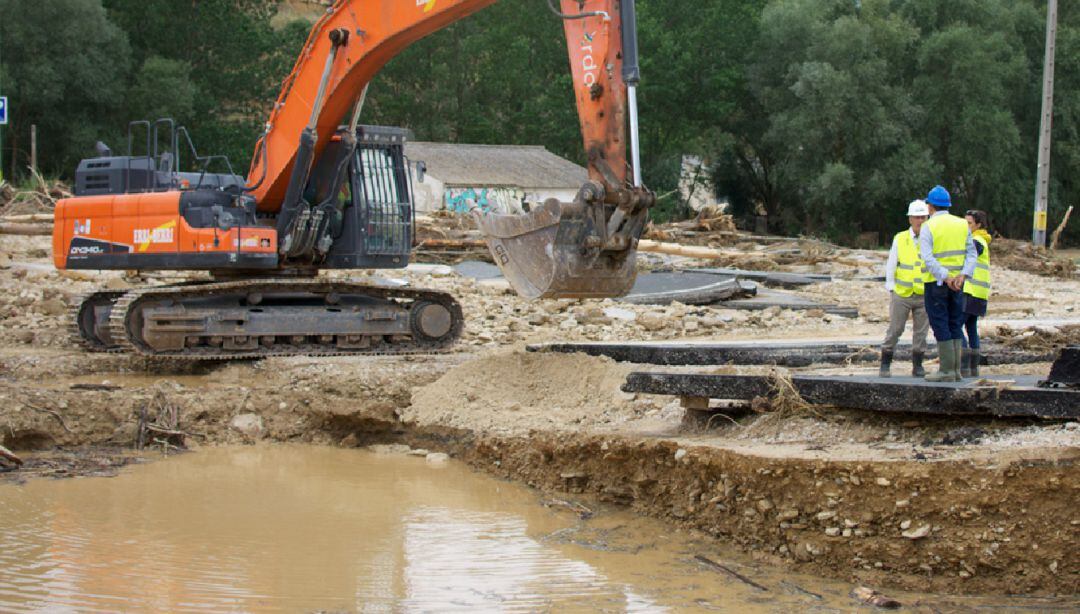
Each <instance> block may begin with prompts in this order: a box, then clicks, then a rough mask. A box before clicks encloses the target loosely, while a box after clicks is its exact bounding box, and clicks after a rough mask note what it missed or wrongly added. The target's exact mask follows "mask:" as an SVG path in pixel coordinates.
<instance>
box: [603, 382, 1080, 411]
mask: <svg viewBox="0 0 1080 614" xmlns="http://www.w3.org/2000/svg"><path fill="white" fill-rule="evenodd" d="M791 382H792V384H793V385H794V387H795V389H796V390H797V391H798V393H799V395H800V396H801V397H802V398H803V399H804V400H805V401H806V402H808V403H811V404H814V405H821V406H834V407H842V408H846V409H862V410H869V411H879V412H899V413H915V414H938V415H954V416H994V417H1029V418H1043V419H1070V418H1078V417H1080V391H1076V390H1060V389H1045V388H1038V387H1036V385H1037V383H1038V378H1036V377H1032V376H1015V377H1010V379H1009V380H1008V381H999V382H997V383H994V382H993V381H992V380H978V382H979V383H983V384H986V385H978V386H976V385H974V384H975V382H973V381H966V382H948V383H946V382H941V383H932V382H927V381H925V380H923V379H921V378H913V377H894V378H888V379H886V378H880V377H871V376H844V377H830V376H817V375H798V376H794V377H792V378H791ZM622 390H623V391H624V392H628V393H646V394H663V395H675V396H680V397H697V398H706V399H738V400H749V399H753V398H755V397H764V396H768V395H769V394H770V393H771V392H772V391H773V382H772V380H771V379H770V377H768V376H763V375H705V374H696V373H650V372H634V373H631V374H630V375H629V376H628V377H627V379H626V383H625V384H623V386H622Z"/></svg>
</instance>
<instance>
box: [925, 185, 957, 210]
mask: <svg viewBox="0 0 1080 614" xmlns="http://www.w3.org/2000/svg"><path fill="white" fill-rule="evenodd" d="M926 202H927V203H928V204H931V205H934V206H935V207H937V208H939V209H942V208H947V207H951V206H952V198H950V197H949V191H948V190H946V189H945V188H943V187H941V186H939V185H936V186H934V188H933V189H932V190H930V193H929V194H927V195H926Z"/></svg>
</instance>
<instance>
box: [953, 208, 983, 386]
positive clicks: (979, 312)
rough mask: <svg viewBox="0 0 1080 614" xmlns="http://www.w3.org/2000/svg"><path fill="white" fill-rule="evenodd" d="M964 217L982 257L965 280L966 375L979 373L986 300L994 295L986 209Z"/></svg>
mask: <svg viewBox="0 0 1080 614" xmlns="http://www.w3.org/2000/svg"><path fill="white" fill-rule="evenodd" d="M964 217H965V218H966V219H967V223H968V228H970V229H971V238H972V239H973V240H974V241H975V251H976V252H977V253H978V254H979V258H978V260H977V261H976V264H975V273H974V274H973V275H972V276H971V278H970V279H968V280H967V281H965V282H964V298H965V304H964V317H965V319H964V330H965V332H966V333H967V339H964V342H965V343H964V345H965V346H966V347H965V348H964V350H963V351H962V353H961V356H960V374H961V375H962V376H964V377H978V376H979V358H980V356H979V318H981V317H982V316H985V315H986V303H987V300H988V299H989V298H990V233H989V232H987V231H986V228H987V226H988V225H989V224H988V223H987V222H988V218H987V215H986V212H985V211H980V210H978V209H972V210H971V211H968V212H967V213H966V214H965V215H964Z"/></svg>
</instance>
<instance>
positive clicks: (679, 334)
mask: <svg viewBox="0 0 1080 614" xmlns="http://www.w3.org/2000/svg"><path fill="white" fill-rule="evenodd" d="M47 239H48V238H47V237H33V238H24V237H9V236H0V254H2V255H0V445H3V446H5V447H7V448H10V449H11V450H12V451H14V452H16V453H17V454H19V455H21V456H23V457H24V459H25V460H26V465H24V467H23V468H22V469H18V470H14V471H7V472H6V473H2V474H0V479H16V480H18V479H25V477H27V476H34V475H43V476H63V475H68V474H78V473H91V474H100V473H108V472H110V471H115V468H116V466H119V465H122V464H123V463H126V462H130V461H131V460H133V459H134V460H138V459H146V458H153V457H154V455H157V454H161V453H162V452H168V453H176V450H175V449H174V448H172V447H170V446H169V445H167V444H168V443H169V442H172V443H175V442H176V440H175V439H170V438H168V437H165V436H163V435H162V436H157V435H155V434H154V433H150V437H149V438H148V440H147V449H146V450H144V451H143V452H142V453H141V454H140V455H132V454H131V453H130V452H128V450H130V448H131V447H132V446H133V444H134V442H135V441H136V439H137V438H138V436H139V432H140V427H141V425H142V427H143V429H144V430H143V432H144V434H145V433H146V431H145V424H146V423H147V422H150V423H154V422H155V421H156V420H158V418H159V416H164V414H166V413H168V412H167V411H165V410H171V411H173V412H175V415H177V416H179V420H178V422H177V423H176V424H174V425H172V426H175V429H176V430H179V431H181V432H183V433H184V436H183V437H182V438H183V439H184V442H185V443H186V445H187V446H188V447H190V448H193V449H196V450H197V449H198V447H200V446H207V445H216V444H221V443H255V442H273V441H301V442H311V443H320V444H328V445H342V446H360V445H367V444H372V443H383V442H393V441H404V442H407V443H412V444H414V445H422V446H423V447H425V448H428V449H432V450H444V451H447V452H450V453H452V454H454V455H456V456H459V457H461V458H463V459H464V460H466V461H468V462H470V463H473V464H474V465H475V466H477V467H479V468H482V469H483V470H486V471H490V472H493V473H496V474H498V475H501V476H505V477H507V478H510V479H514V480H519V481H523V482H526V483H528V484H531V485H533V486H536V487H538V488H542V489H545V490H555V491H562V492H567V491H568V492H571V493H577V495H576V496H580V497H586V498H589V497H596V498H599V499H603V500H607V501H612V502H616V503H620V504H624V505H627V506H630V507H632V508H633V509H635V510H637V511H640V512H641V513H645V514H648V515H652V516H658V517H661V518H664V519H667V520H670V521H671V522H672V523H676V524H678V525H681V526H684V527H687V528H691V529H697V530H701V531H703V532H705V533H707V534H710V535H713V536H715V537H716V538H717V539H721V540H724V541H730V542H734V543H737V544H739V545H741V546H742V547H744V548H745V549H746V550H748V551H750V552H752V553H754V554H755V556H759V557H760V558H761V559H762V560H763V561H765V562H768V563H770V564H779V565H789V566H792V567H794V568H798V569H800V570H804V571H809V572H812V573H817V574H821V575H827V576H832V577H840V578H845V579H851V580H853V581H859V582H864V583H873V584H875V585H880V586H899V587H903V588H908V589H915V590H919V589H922V590H934V591H943V592H987V593H1036V594H1046V593H1058V594H1075V593H1076V592H1077V589H1078V586H1077V582H1078V579H1080V555H1078V554H1077V553H1078V552H1080V548H1078V546H1080V515H1077V513H1076V511H1075V504H1074V502H1075V501H1076V500H1077V495H1078V494H1080V492H1078V491H1080V477H1078V473H1077V460H1078V457H1080V425H1078V424H1076V423H1062V422H1058V423H1049V424H1045V423H1033V422H1023V421H977V420H955V419H931V418H925V417H917V418H916V417H911V416H896V417H882V416H872V415H868V414H865V413H860V412H847V411H821V412H818V413H813V412H803V413H799V414H794V415H785V416H780V415H777V414H771V413H765V414H757V413H753V414H750V415H748V416H744V417H741V418H733V419H730V420H728V419H723V420H715V421H713V423H712V424H710V425H709V428H705V429H703V428H701V426H700V425H697V424H690V423H687V422H684V411H683V409H682V408H681V407H680V405H679V403H678V401H677V400H673V399H671V398H667V397H655V396H650V395H630V394H626V393H623V392H621V391H620V390H619V385H620V384H621V383H622V381H623V379H624V377H625V375H626V373H628V372H629V371H630V370H632V369H634V366H633V365H626V364H619V363H614V362H612V361H610V360H607V359H603V358H591V357H586V356H582V355H550V354H532V353H527V352H525V351H524V345H525V344H526V343H532V342H542V341H556V340H558V341H573V340H633V339H656V340H661V339H667V340H671V339H688V340H701V341H704V340H710V339H715V340H731V339H766V338H773V339H778V340H783V339H791V338H796V337H797V338H815V337H816V338H870V337H874V338H876V337H878V336H879V335H880V334H881V333H882V332H883V329H884V327H885V324H884V321H883V320H884V317H885V313H886V307H885V305H886V301H887V296H886V294H885V292H884V290H883V289H881V288H880V284H876V283H874V282H861V281H854V280H841V281H837V282H834V283H832V284H828V285H821V286H815V287H812V288H810V289H807V290H804V291H801V292H799V293H800V294H803V295H805V296H812V297H815V298H818V299H820V300H824V301H826V302H830V303H836V304H840V305H845V306H856V307H858V308H859V311H860V316H859V317H858V318H855V319H846V318H840V317H836V316H830V315H827V314H823V313H817V312H809V313H806V312H789V311H781V310H778V309H773V310H769V311H764V312H742V311H735V310H731V309H724V308H722V307H687V306H683V305H677V304H676V305H672V306H668V307H648V306H630V305H623V304H619V303H616V302H611V301H599V302H598V301H540V302H537V303H528V302H525V301H523V300H521V299H519V298H517V297H516V296H514V295H513V294H511V293H510V292H509V291H508V290H507V289H506V288H505V286H503V285H501V284H499V283H492V282H476V281H473V280H469V279H465V278H461V277H458V276H456V275H454V274H446V273H445V272H442V271H440V272H438V274H437V275H436V276H428V275H426V274H422V273H418V272H409V271H406V272H400V273H398V272H395V273H390V274H389V275H390V276H393V277H398V278H402V279H406V280H408V281H410V282H411V283H414V284H417V285H420V284H422V285H424V286H427V287H435V288H438V289H443V290H447V291H450V292H453V293H454V294H455V295H456V296H457V297H458V298H459V300H461V302H462V304H463V307H464V310H465V313H466V316H467V317H468V318H469V324H468V326H467V327H466V332H465V336H464V339H463V342H462V343H461V344H460V346H459V347H458V349H457V350H456V351H454V352H452V353H449V354H444V355H439V356H412V357H399V358H394V357H373V358H304V357H296V358H274V359H268V360H264V361H257V362H237V363H213V364H205V365H193V364H176V363H169V362H160V361H147V360H143V359H138V358H133V357H127V356H118V355H101V354H95V355H91V354H85V353H82V352H80V351H78V350H76V349H73V348H72V347H71V346H70V345H69V343H68V340H67V336H66V335H67V332H66V324H67V322H66V317H67V313H68V310H69V309H70V307H71V306H72V305H73V304H74V302H75V301H76V300H77V298H76V297H77V296H78V295H79V294H80V293H82V292H86V291H89V290H91V289H93V288H96V287H100V286H108V287H114V288H120V287H127V286H128V285H131V284H134V283H161V280H156V279H151V280H149V281H147V280H125V279H124V278H123V277H122V275H121V274H119V273H76V272H61V273H58V272H56V271H54V270H52V268H51V264H50V262H49V260H48V256H49V252H48V240H47ZM875 258H876V259H877V260H875ZM881 259H882V255H880V254H872V253H862V254H859V258H858V259H852V258H847V261H849V262H851V261H854V262H856V263H857V264H858V266H861V267H862V269H858V266H854V265H845V266H848V267H849V269H852V270H859V271H861V272H863V273H870V272H873V267H874V265H875V264H876V262H879V261H880V260H881ZM814 266H815V267H816V268H819V269H820V268H825V267H822V266H821V264H820V263H818V264H816V265H814ZM791 268H793V269H794V268H796V266H795V265H793V266H792V267H791ZM852 270H848V271H847V272H846V273H845V274H846V275H847V276H849V277H854V276H855V275H854V273H853V272H852ZM995 288H996V289H997V290H996V291H999V293H1000V294H999V295H996V299H995V301H994V302H993V303H992V307H991V318H990V320H991V321H990V323H989V324H988V325H987V326H986V331H987V336H989V337H995V336H996V337H997V339H998V340H999V341H1001V342H1004V343H1008V344H1012V345H1014V346H1016V347H1032V348H1041V347H1042V346H1044V345H1046V344H1048V343H1060V342H1061V341H1062V340H1063V339H1065V338H1068V337H1069V336H1070V335H1072V334H1074V330H1073V329H1071V328H1069V324H1070V323H1071V322H1073V321H1077V320H1080V316H1078V315H1076V314H1075V313H1074V308H1075V307H1076V299H1075V297H1076V296H1080V282H1076V281H1062V280H1053V281H1052V282H1050V281H1049V280H1047V279H1044V278H1040V277H1036V276H1034V275H1030V274H1027V273H1020V272H1011V271H995ZM995 321H996V322H997V323H995ZM1024 324H1034V325H1035V326H1037V327H1038V328H1033V329H1031V330H1030V331H1024V330H1022V329H1023V328H1024ZM999 328H1001V330H1000V331H999V330H998V329H999ZM1048 367H1049V365H1047V364H1034V365H1019V366H1017V365H1010V366H1001V367H990V368H988V371H989V372H991V373H994V372H1001V373H1038V374H1045V373H1046V371H1047V370H1048ZM869 368H870V367H862V369H869ZM897 368H898V369H904V368H906V365H899V366H898V367H897ZM717 369H723V370H726V371H728V372H730V371H739V372H758V371H762V372H763V371H765V370H766V368H764V367H720V368H712V369H704V370H705V371H716V370H717ZM826 369H827V370H830V371H836V370H837V368H836V367H832V366H829V367H825V366H822V367H820V368H819V370H826ZM858 369H859V368H849V367H844V368H842V369H841V370H846V371H849V372H850V371H857V370H858ZM162 419H164V418H162ZM35 467H36V468H37V470H36V472H35Z"/></svg>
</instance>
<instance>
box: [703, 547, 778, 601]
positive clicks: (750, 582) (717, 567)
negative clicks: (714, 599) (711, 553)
mask: <svg viewBox="0 0 1080 614" xmlns="http://www.w3.org/2000/svg"><path fill="white" fill-rule="evenodd" d="M694 559H696V560H697V561H699V562H701V563H704V564H706V565H708V566H709V567H711V568H713V569H715V570H716V571H719V572H723V573H725V574H727V575H729V576H731V577H732V578H735V579H736V580H738V581H740V582H742V583H744V584H748V585H750V586H752V587H754V588H756V589H758V590H759V591H765V592H768V591H769V589H767V588H765V587H764V586H762V585H760V584H758V583H757V582H754V581H753V580H751V579H750V578H747V577H746V576H744V575H742V574H741V573H739V572H737V571H735V570H734V569H731V568H728V567H725V566H723V565H721V564H720V563H717V562H716V561H714V560H712V559H710V558H709V557H707V556H702V555H700V554H695V555H694Z"/></svg>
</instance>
